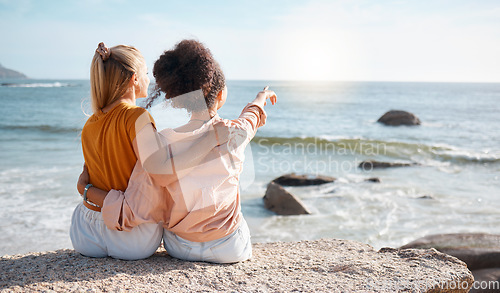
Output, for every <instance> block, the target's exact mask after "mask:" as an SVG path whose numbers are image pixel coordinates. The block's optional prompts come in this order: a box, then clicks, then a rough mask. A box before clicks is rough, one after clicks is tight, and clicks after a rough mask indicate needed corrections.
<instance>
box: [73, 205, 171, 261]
mask: <svg viewBox="0 0 500 293" xmlns="http://www.w3.org/2000/svg"><path fill="white" fill-rule="evenodd" d="M162 234H163V227H162V225H161V224H154V223H151V224H149V223H148V224H142V225H139V226H137V227H135V228H134V229H132V231H130V232H126V231H116V230H109V229H108V228H107V227H106V225H105V224H104V221H103V219H102V214H101V213H100V212H96V211H92V210H90V209H88V208H86V207H85V206H84V205H83V203H79V204H78V206H77V207H76V208H75V211H74V212H73V217H72V218H71V228H70V237H71V242H72V243H73V248H74V249H75V250H76V251H77V252H79V253H81V254H83V255H85V256H90V257H106V256H111V257H113V258H118V259H124V260H136V259H143V258H147V257H150V256H151V255H152V254H153V253H154V252H155V251H156V249H157V248H158V246H159V245H160V243H161V239H162Z"/></svg>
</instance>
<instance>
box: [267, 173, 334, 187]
mask: <svg viewBox="0 0 500 293" xmlns="http://www.w3.org/2000/svg"><path fill="white" fill-rule="evenodd" d="M335 180H337V178H334V177H329V176H321V175H319V176H312V175H297V174H295V173H290V174H285V175H282V176H280V177H278V178H276V179H274V180H273V181H272V182H274V183H277V184H279V185H281V186H308V185H321V184H325V183H332V182H334V181H335Z"/></svg>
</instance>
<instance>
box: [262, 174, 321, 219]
mask: <svg viewBox="0 0 500 293" xmlns="http://www.w3.org/2000/svg"><path fill="white" fill-rule="evenodd" d="M264 205H265V207H266V209H268V210H271V211H273V212H275V213H277V214H278V215H308V214H310V213H311V212H309V210H308V209H307V207H306V206H305V205H304V204H303V203H302V201H301V200H300V199H299V198H298V197H296V196H295V195H293V194H291V193H290V192H288V191H286V190H285V189H284V188H283V187H282V186H280V185H279V184H276V183H274V182H271V183H269V185H268V186H267V190H266V195H264Z"/></svg>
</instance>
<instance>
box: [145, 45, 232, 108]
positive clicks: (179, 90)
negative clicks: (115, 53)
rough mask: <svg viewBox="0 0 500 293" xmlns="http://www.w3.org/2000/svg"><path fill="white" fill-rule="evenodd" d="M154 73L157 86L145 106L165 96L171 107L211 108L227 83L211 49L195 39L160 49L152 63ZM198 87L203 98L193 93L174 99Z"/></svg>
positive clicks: (149, 105)
mask: <svg viewBox="0 0 500 293" xmlns="http://www.w3.org/2000/svg"><path fill="white" fill-rule="evenodd" d="M153 76H154V77H155V79H156V87H155V90H154V93H153V95H152V96H151V97H150V98H149V99H148V101H147V105H146V107H151V105H152V104H153V102H154V101H155V100H156V99H157V98H158V97H160V96H162V95H165V99H166V100H171V101H172V106H173V107H176V108H185V109H186V110H188V111H189V112H199V111H203V110H207V108H208V109H210V108H211V107H212V106H213V105H214V102H215V99H216V98H217V95H218V93H219V92H220V91H221V90H222V89H223V88H224V86H225V84H226V81H225V78H224V73H223V72H222V70H221V68H220V66H219V64H218V63H217V61H215V59H214V58H213V56H212V53H211V52H210V50H209V49H208V48H206V47H205V46H204V45H203V44H202V43H200V42H198V41H196V40H182V41H181V42H179V43H178V44H177V45H175V47H174V48H173V49H171V50H168V51H165V52H163V54H162V55H161V56H160V57H159V58H158V60H156V62H155V64H154V67H153ZM197 90H201V91H202V92H203V96H204V99H203V98H199V99H195V98H193V97H192V95H186V96H185V97H180V98H177V99H173V98H175V97H177V96H180V95H183V94H187V93H190V92H194V91H197ZM190 96H191V98H189V97H190ZM200 97H201V95H200Z"/></svg>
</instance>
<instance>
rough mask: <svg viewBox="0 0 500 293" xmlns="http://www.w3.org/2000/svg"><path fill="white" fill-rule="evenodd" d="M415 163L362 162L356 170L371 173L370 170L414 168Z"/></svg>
mask: <svg viewBox="0 0 500 293" xmlns="http://www.w3.org/2000/svg"><path fill="white" fill-rule="evenodd" d="M415 165H417V164H415V163H400V162H379V161H363V162H361V163H360V164H359V166H358V168H360V169H363V170H364V171H371V170H372V169H383V168H392V167H409V166H415Z"/></svg>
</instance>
